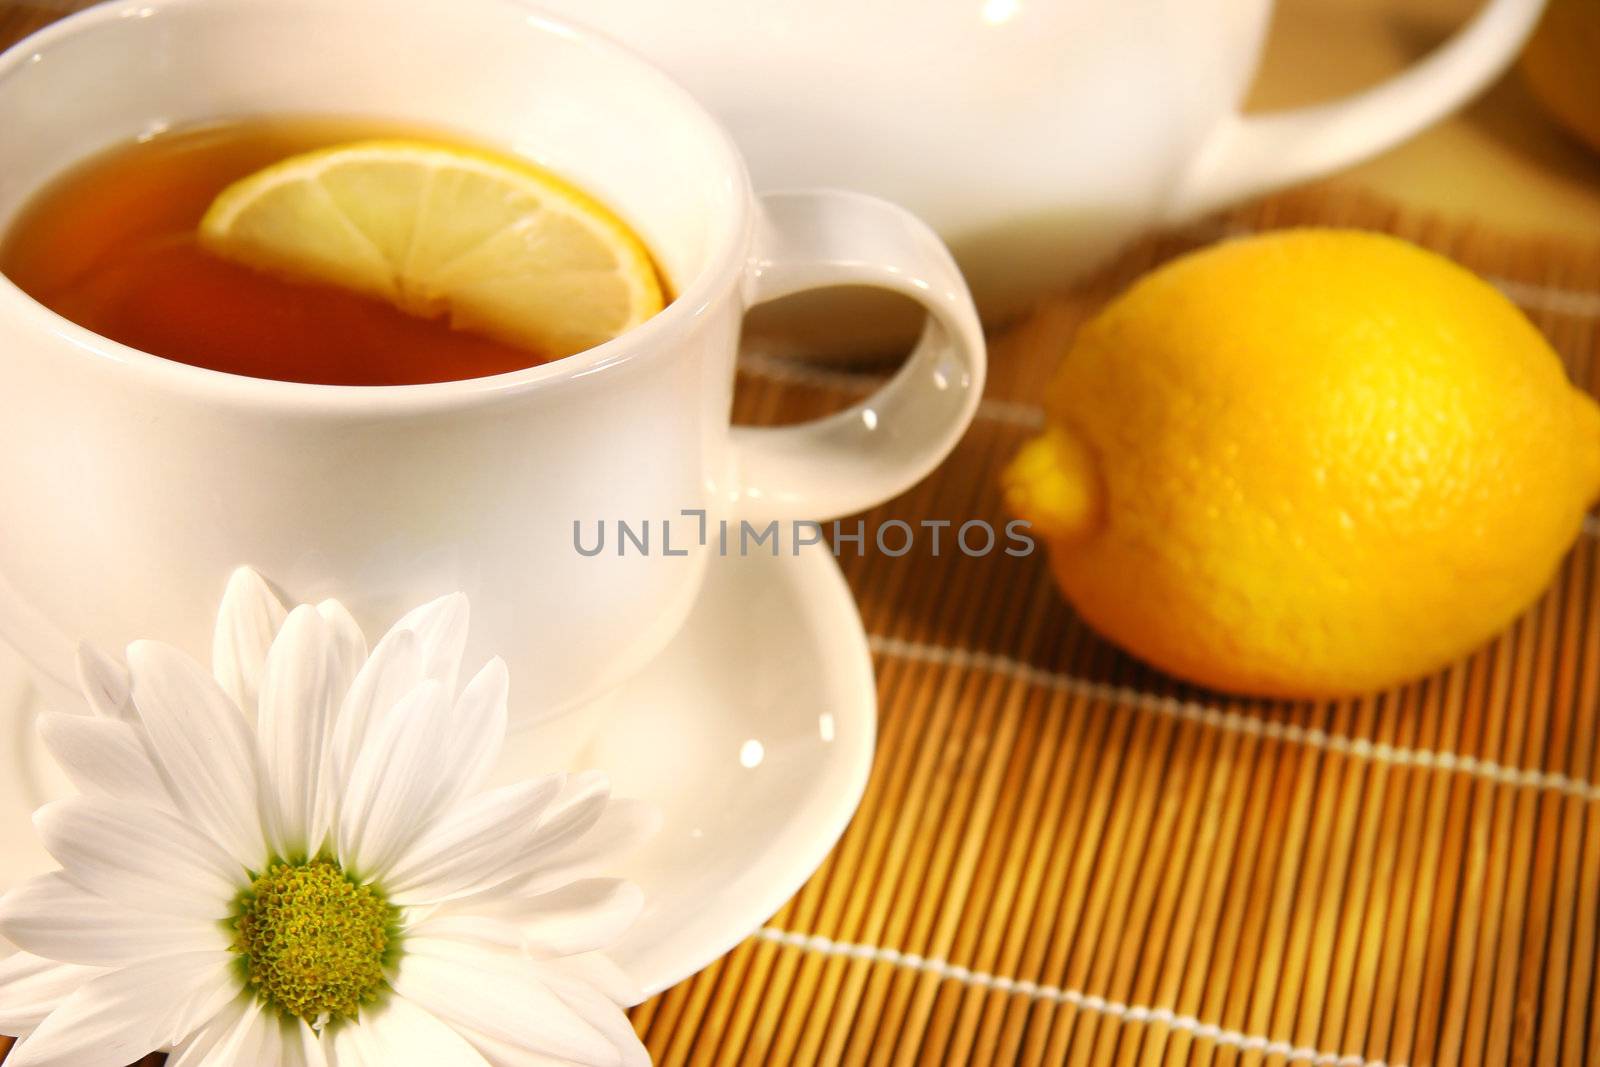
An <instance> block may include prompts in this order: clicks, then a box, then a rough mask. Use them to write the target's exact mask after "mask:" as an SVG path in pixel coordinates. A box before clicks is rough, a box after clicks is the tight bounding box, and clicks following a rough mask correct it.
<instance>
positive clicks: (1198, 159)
mask: <svg viewBox="0 0 1600 1067" xmlns="http://www.w3.org/2000/svg"><path fill="white" fill-rule="evenodd" d="M1543 8H1544V0H1492V2H1490V3H1488V4H1486V5H1485V6H1484V7H1483V9H1482V10H1481V11H1479V12H1478V14H1477V15H1475V16H1474V17H1473V19H1472V21H1471V22H1469V23H1468V24H1467V25H1466V26H1464V27H1463V28H1462V29H1461V30H1460V31H1458V32H1457V33H1456V35H1455V36H1454V37H1452V38H1451V39H1450V40H1449V41H1448V42H1446V43H1445V44H1444V45H1442V46H1441V47H1439V48H1438V49H1436V50H1434V52H1433V53H1431V54H1430V55H1428V56H1427V57H1426V58H1425V59H1423V60H1421V61H1420V62H1418V63H1417V64H1416V65H1415V66H1413V67H1411V68H1410V69H1408V70H1405V71H1403V72H1401V73H1400V74H1397V75H1395V76H1394V77H1392V78H1390V79H1389V80H1387V81H1385V82H1382V83H1380V84H1378V85H1375V86H1373V87H1372V88H1370V89H1367V90H1364V91H1362V92H1359V93H1355V94H1354V95H1352V96H1348V97H1345V98H1344V99H1342V100H1335V101H1332V102H1330V103H1326V104H1316V105H1312V106H1310V107H1300V108H1292V109H1289V110H1285V111H1276V112H1270V113H1268V114H1265V115H1257V116H1245V115H1238V114H1234V115H1229V116H1227V117H1226V118H1225V119H1223V120H1222V122H1221V123H1220V124H1219V125H1218V126H1217V128H1216V129H1214V130H1212V132H1211V134H1210V135H1209V137H1207V138H1206V139H1205V140H1204V141H1203V142H1202V145H1201V148H1200V151H1199V153H1198V154H1197V155H1196V156H1195V157H1194V163H1193V164H1192V165H1191V167H1190V169H1189V172H1188V174H1187V176H1186V178H1185V179H1184V180H1183V181H1182V182H1180V183H1179V185H1178V187H1177V195H1176V196H1175V197H1173V199H1172V200H1171V201H1170V203H1169V206H1168V212H1167V214H1168V220H1169V221H1179V220H1181V219H1184V218H1188V217H1192V216H1194V215H1199V214H1204V213H1205V212H1208V211H1211V210H1214V209H1216V208H1219V207H1222V206H1223V205H1225V204H1227V203H1230V202H1232V201H1235V200H1242V199H1244V198H1246V197H1250V196H1254V195H1256V194H1258V193H1264V192H1267V191H1269V190H1271V189H1275V188H1279V187H1281V186H1285V185H1292V184H1294V183H1295V182H1299V181H1303V180H1305V179H1307V178H1312V177H1315V176H1317V175H1319V174H1324V173H1327V172H1328V171H1332V170H1337V169H1339V168H1340V167H1344V166H1348V165H1349V164H1352V163H1355V162H1357V161H1358V160H1361V159H1364V158H1366V157H1367V156H1370V155H1374V154H1376V153H1377V152H1380V151H1382V150H1383V149H1385V148H1388V147H1390V146H1391V145H1394V144H1397V143H1399V142H1400V141H1403V140H1405V139H1406V138H1408V137H1410V136H1412V135H1413V134H1415V133H1417V132H1418V131H1419V130H1422V129H1423V128H1425V127H1427V126H1428V125H1430V124H1432V123H1434V122H1436V121H1438V120H1439V119H1440V118H1442V117H1444V116H1445V115H1447V114H1449V113H1450V112H1451V111H1453V110H1454V109H1455V108H1457V107H1459V106H1460V105H1462V104H1463V103H1465V102H1466V101H1467V100H1469V99H1470V98H1471V97H1472V96H1473V95H1474V94H1475V93H1477V92H1478V91H1479V90H1481V89H1482V88H1483V87H1484V86H1486V85H1487V84H1488V83H1489V81H1490V80H1491V79H1492V78H1494V77H1495V75H1497V74H1499V73H1500V72H1501V71H1502V70H1503V69H1505V67H1506V65H1507V64H1508V63H1510V62H1511V60H1512V59H1514V58H1516V55H1517V52H1518V51H1519V50H1520V49H1521V47H1522V44H1523V42H1524V41H1525V40H1526V39H1527V37H1528V35H1529V34H1530V33H1532V32H1533V27H1534V25H1535V23H1537V22H1538V20H1539V13H1540V11H1541V10H1543Z"/></svg>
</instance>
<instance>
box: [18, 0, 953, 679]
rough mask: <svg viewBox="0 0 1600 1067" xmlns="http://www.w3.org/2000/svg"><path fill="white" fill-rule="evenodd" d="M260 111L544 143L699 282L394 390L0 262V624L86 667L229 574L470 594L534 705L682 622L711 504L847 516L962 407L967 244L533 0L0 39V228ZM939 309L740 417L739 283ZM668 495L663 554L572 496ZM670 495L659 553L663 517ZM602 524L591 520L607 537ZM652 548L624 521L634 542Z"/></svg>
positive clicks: (669, 261) (324, 11)
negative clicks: (643, 312)
mask: <svg viewBox="0 0 1600 1067" xmlns="http://www.w3.org/2000/svg"><path fill="white" fill-rule="evenodd" d="M256 113H268V114H296V113H311V114H315V113H322V114H338V115H351V116H363V115H366V116H373V117H381V118H384V119H403V120H408V121H414V122H417V123H421V124H424V125H428V126H435V127H444V128H455V129H458V130H460V131H462V132H463V133H464V134H466V135H468V136H470V137H471V138H473V139H475V140H480V141H488V142H491V143H499V144H502V145H505V146H507V147H508V148H510V149H513V150H515V151H518V152H521V153H523V154H526V155H527V156H529V157H531V158H533V159H535V160H537V161H538V162H540V163H542V164H544V165H545V166H547V167H549V168H550V169H552V170H553V171H555V172H557V173H560V174H563V175H566V176H568V177H570V178H571V179H573V180H574V181H576V182H577V183H578V184H579V185H580V186H582V187H584V188H586V189H589V190H591V191H593V192H594V193H595V194H596V195H597V196H599V197H600V198H601V199H602V200H604V201H605V202H606V203H608V204H609V205H611V206H612V207H613V208H615V209H616V210H617V211H618V212H619V214H621V215H622V216H623V217H624V218H626V219H627V220H628V221H629V222H631V223H632V225H633V226H634V227H635V228H636V229H637V230H638V231H639V233H640V234H641V235H642V236H643V237H644V238H645V240H646V242H647V243H648V244H649V245H650V247H651V248H652V249H653V250H654V251H655V253H656V254H657V257H658V259H659V261H660V263H661V264H662V266H663V268H664V269H665V270H666V272H667V273H668V274H669V275H670V276H671V279H672V280H673V282H674V286H675V289H676V291H677V292H678V294H679V295H678V297H677V299H676V300H675V301H674V302H673V303H672V304H671V305H670V306H669V307H667V308H666V309H665V310H664V311H662V312H661V313H660V314H659V315H657V316H656V317H655V318H653V319H651V320H650V321H648V322H646V323H645V324H643V325H642V326H640V327H638V328H637V329H635V330H633V331H631V332H629V333H627V334H625V335H624V336H622V337H619V338H617V339H616V340H614V341H612V342H610V343H607V344H604V345H601V346H600V347H598V348H595V349H593V350H591V351H588V352H584V353H581V354H579V355H576V356H572V357H569V358H567V359H563V360H559V361H557V362H554V363H550V364H547V365H544V366H537V367H533V368H530V369H527V370H522V371H518V372H516V373H511V374H504V375H499V376H496V377H491V378H483V379H478V380H469V381H458V382H451V383H446V384H440V385H416V386H400V387H385V388H349V387H337V386H317V385H304V384H294V383H286V382H277V381H262V380H257V379H250V378H241V377H236V376H232V375H228V374H223V373H219V372H215V371H210V370H205V369H200V368H196V367H191V366H186V365H184V364H180V363H175V362H170V361H168V360H164V359H161V358H158V357H156V356H152V355H148V354H146V353H143V352H139V351H136V350H133V349H131V348H127V347H125V346H123V345H119V344H116V343H114V342H112V341H109V340H107V339H105V338H103V337H100V336H97V335H95V334H93V333H91V332H89V331H88V330H85V329H82V328H80V327H78V326H77V325H75V324H73V323H71V322H69V321H67V320H65V319H63V318H61V317H59V316H57V315H55V314H53V313H52V312H50V311H48V310H46V309H45V308H44V307H43V306H41V305H39V304H38V303H36V302H34V301H33V300H31V299H30V298H28V297H27V296H25V295H24V294H23V293H22V292H21V291H19V290H18V289H17V288H16V287H15V286H14V285H12V284H11V283H10V282H9V281H3V280H0V529H3V530H4V531H5V532H4V535H3V537H0V634H3V635H4V637H5V638H6V639H7V640H9V641H10V642H12V643H13V644H15V645H16V646H17V647H18V648H19V649H21V650H22V651H23V653H24V654H25V655H26V656H27V657H28V659H29V660H30V661H31V662H32V664H33V665H34V666H35V667H36V668H37V670H38V671H39V672H41V673H42V675H44V676H45V677H46V678H49V679H53V680H55V681H57V682H61V683H63V684H68V683H70V679H71V676H72V656H73V650H74V647H75V645H76V643H77V642H78V641H79V640H80V639H87V640H90V641H92V642H95V643H98V644H100V645H103V646H106V647H110V648H117V647H120V646H121V645H122V644H124V643H126V642H127V641H129V640H131V639H134V638H138V637H159V638H163V639H167V640H171V641H174V642H175V643H177V644H179V645H181V646H184V647H186V648H188V649H190V650H191V651H193V652H194V653H196V654H197V655H201V656H204V655H206V654H207V653H208V652H209V644H210V627H211V619H212V614H213V612H214V610H215V605H216V601H217V598H218V597H219V595H220V594H221V592H222V589H223V586H224V583H225V580H226V578H227V576H228V574H229V572H230V570H231V569H232V568H233V567H234V566H236V565H238V564H241V563H249V564H252V565H254V566H255V567H257V568H258V569H259V570H261V571H262V572H263V573H264V574H266V575H267V576H268V577H269V578H270V579H272V580H274V581H276V582H277V583H279V584H280V585H281V586H282V587H283V589H284V591H285V592H286V594H287V595H288V596H290V597H292V598H294V599H295V600H298V601H315V600H317V599H318V598H321V597H324V596H332V595H337V596H338V597H339V598H340V599H341V600H343V601H344V602H345V603H346V604H347V605H349V606H350V607H351V608H352V610H353V611H355V612H356V614H357V617H358V619H359V621H361V622H362V623H363V625H364V626H371V627H374V628H376V627H378V626H380V625H382V624H385V623H386V622H387V621H390V620H392V619H393V618H394V617H395V616H396V615H397V614H398V613H399V612H400V611H401V610H403V609H404V608H406V607H408V606H410V605H413V604H416V603H420V602H422V601H423V600H424V599H427V598H430V597H432V596H435V595H439V594H442V593H445V592H449V591H452V590H462V591H464V592H466V593H467V594H469V596H470V597H471V598H472V602H473V606H474V621H473V642H474V645H473V647H472V648H470V649H469V654H471V655H474V656H486V655H488V654H491V653H494V654H500V655H503V656H505V658H506V659H507V661H508V662H509V664H510V666H511V670H512V677H513V680H514V687H515V693H514V704H515V707H516V708H518V709H529V708H535V707H537V708H540V709H545V710H548V709H558V708H565V707H569V706H572V705H574V704H575V703H577V702H580V701H582V700H584V699H585V698H587V697H590V696H593V695H595V694H598V693H600V692H603V691H604V690H606V689H607V688H609V687H611V686H613V685H615V684H616V683H618V682H620V681H622V680H623V679H625V678H626V677H627V676H628V675H629V674H630V673H632V672H633V671H634V670H635V669H636V668H638V667H640V666H642V665H643V664H644V663H645V662H646V661H647V660H648V659H649V658H650V657H651V656H652V655H653V654H654V653H656V652H657V651H659V650H660V649H661V648H662V647H663V646H664V645H665V643H666V642H667V640H668V638H669V637H671V635H672V634H673V633H674V631H676V630H677V629H678V628H679V626H680V624H681V622H682V621H683V619H684V617H685V615H686V613H687V611H688V609H689V607H690V605H691V603H692V602H693V600H694V598H695V595H696V592H697V590H698V588H699V585H700V580H701V576H702V574H703V572H704V569H705V567H706V565H707V561H708V557H709V553H710V552H711V551H714V550H715V542H716V537H715V529H716V527H715V525H712V528H711V529H712V537H711V538H710V541H711V547H709V548H708V547H705V546H702V545H700V544H698V543H696V538H695V533H696V532H697V531H696V525H697V520H696V519H693V518H690V519H685V518H683V517H682V516H681V512H683V511H684V510H685V509H696V510H702V511H704V512H705V513H706V518H707V521H708V522H709V523H711V524H715V523H716V522H717V521H718V520H719V519H721V518H724V517H727V518H729V519H730V520H732V521H735V522H737V521H738V520H740V519H750V520H759V521H760V522H761V523H763V524H764V523H765V522H766V521H767V520H769V519H772V518H785V519H786V518H796V517H799V518H806V519H816V520H823V519H828V518H831V517H834V516H838V515H842V514H846V513H850V512H853V511H857V510H860V509H862V508H865V507H867V506H870V505H872V504H875V503H877V502H879V501H882V500H884V499H887V498H888V497H891V496H893V495H895V494H896V493H898V492H900V491H901V490H903V489H905V488H907V487H908V486H910V485H911V484H912V483H914V482H916V481H917V480H918V479H920V478H921V477H922V476H923V475H924V474H926V473H927V472H928V471H929V470H930V469H931V468H932V467H933V466H934V465H935V464H936V463H937V462H938V461H939V460H940V459H941V458H943V456H944V455H945V454H946V453H947V452H948V451H949V449H950V448H951V447H952V446H953V444H954V443H955V441H956V440H957V438H958V437H959V436H960V435H961V433H962V431H963V430H964V429H965V427H966V425H967V423H968V422H969V420H970V419H971V417H972V413H973V410H974V407H975V405H976V404H977V400H978V396H979V393H980V391H981V389H982V385H983V378H984V348H983V339H982V335H981V332H980V330H979V325H978V320H977V317H976V314H975V312H974V309H973V307H972V304H971V301H970V299H969V297H968V295H967V290H966V287H965V285H964V283H963V281H962V279H961V276H960V274H959V273H958V272H957V270H956V268H955V265H954V263H953V262H952V260H951V258H950V256H949V254H948V253H947V252H946V251H945V249H944V247H943V245H941V244H940V242H939V240H938V239H937V238H936V237H935V236H934V235H933V233H932V231H930V230H929V229H928V228H927V227H926V226H924V225H923V224H922V223H920V222H918V221H917V220H916V219H915V218H913V217H912V216H911V215H909V214H907V213H906V212H905V211H903V210H901V209H900V208H897V207H894V206H892V205H890V204H887V203H884V202H882V201H879V200H874V199H871V198H868V197H865V196H859V195H855V194H850V193H840V192H827V191H822V192H800V193H790V194H779V195H769V196H766V197H763V198H761V199H760V200H757V199H756V198H755V197H754V195H753V194H752V193H751V189H750V184H749V180H748V178H747V175H746V171H745V166H744V163H743V162H742V160H741V159H740V156H739V154H738V151H737V149H736V148H735V147H734V145H733V143H732V141H731V140H730V139H729V138H728V137H727V136H726V135H725V134H724V132H723V130H722V129H721V128H720V127H719V126H718V125H717V123H716V122H715V121H714V120H713V119H712V118H711V117H710V116H709V115H708V114H707V113H705V112H704V111H703V110H702V109H701V108H700V107H699V106H698V105H697V104H696V103H695V101H694V100H693V99H692V98H691V97H690V96H689V95H688V94H687V93H686V92H685V91H684V90H683V89H681V88H679V87H678V85H677V84H675V83H674V82H672V81H671V80H669V79H668V78H667V77H666V76H664V75H663V74H661V73H659V72H657V71H656V70H655V69H654V68H652V67H650V66H648V65H646V64H645V63H644V62H642V61H640V60H639V59H637V58H635V57H634V56H633V55H632V54H630V53H628V52H626V51H624V50H623V49H622V48H620V47H617V46H615V45H613V44H611V43H610V42H608V41H605V40H602V39H597V38H596V37H593V36H591V35H589V34H588V33H587V32H582V31H577V30H574V29H571V28H569V27H567V26H565V25H562V24H560V23H557V22H553V21H550V20H549V19H548V18H546V17H545V16H543V15H541V14H539V13H537V12H533V11H530V9H528V8H527V7H524V6H521V5H519V4H517V3H514V2H511V0H409V2H408V3H407V4H405V5H395V4H394V3H392V0H339V2H337V3H329V2H328V0H137V2H136V3H125V2H117V3H113V4H108V5H103V6H101V7H98V8H93V9H91V10H89V11H87V12H84V13H82V14H79V15H76V16H74V17H71V18H69V19H66V20H65V21H63V22H60V23H57V24H55V25H54V26H51V27H49V28H47V29H45V30H44V31H42V32H41V33H39V34H37V35H36V36H34V37H32V38H30V39H28V40H26V41H24V42H22V43H21V44H19V45H18V46H16V47H15V48H13V49H12V50H11V51H10V52H8V53H6V54H5V55H4V56H3V57H0V128H3V129H4V130H5V131H6V135H5V139H4V142H3V144H0V225H4V224H5V223H6V221H7V220H9V219H10V218H11V217H12V216H13V215H14V213H15V212H16V211H17V209H18V207H19V206H20V205H21V204H22V203H23V202H24V201H25V199H26V198H27V197H28V195H29V194H30V193H32V192H33V191H34V190H36V189H38V188H39V187H40V186H41V185H43V184H45V183H46V182H48V181H49V180H50V178H51V177H52V176H53V175H55V174H56V173H58V172H60V171H61V170H62V169H63V168H64V167H67V166H69V165H70V164H72V163H73V162H75V161H77V160H79V159H81V158H83V157H84V156H85V155H86V154H88V153H91V152H94V151H96V150H97V149H100V148H102V147H104V146H107V145H110V144H113V143H116V142H118V141H121V140H125V139H129V138H132V137H135V136H137V135H140V134H142V133H146V132H150V131H155V130H160V129H163V128H166V127H169V126H181V125H182V124H185V123H190V122H197V121H202V120H208V119H216V118H221V117H232V116H244V115H250V114H256ZM841 283H850V284H864V285H870V286H881V287H884V288H887V289H892V290H896V291H898V292H901V293H904V294H906V295H908V296H910V297H912V298H913V299H915V300H918V301H919V302H921V303H922V304H923V306H925V307H926V308H927V310H928V312H929V325H928V328H927V331H926V333H925V335H924V339H923V342H922V344H921V345H920V347H919V350H918V352H917V354H916V356H915V358H914V359H913V360H912V361H911V362H910V363H909V365H908V366H907V367H906V369H905V371H904V373H902V374H901V375H899V376H898V377H897V378H895V379H894V380H893V381H892V382H891V383H889V384H888V385H887V386H886V387H885V388H884V389H882V390H881V391H880V392H878V393H877V394H875V395H873V396H871V397H869V398H867V399H866V400H865V401H863V402H862V403H861V404H858V405H857V406H856V407H854V408H852V409H851V410H849V411H847V412H844V413H842V414H839V415H836V416H834V417H832V418H827V419H824V420H821V421H819V422H812V423H807V424H803V425H798V426H791V427H783V428H775V429H752V428H730V426H729V421H730V404H731V396H732V389H733V378H734V364H735V355H736V348H737V345H738V340H739V333H740V322H741V318H742V316H743V314H744V312H745V310H746V308H747V307H749V306H750V305H752V304H754V303H759V302H761V301H765V300H768V299H772V298H774V297H777V296H781V295H784V294H788V293H792V292H795V291H797V290H802V289H807V288H811V287H816V286H824V285H833V284H841ZM617 520H627V521H628V522H630V523H631V524H633V528H634V529H635V530H637V529H638V528H639V526H638V524H640V523H642V522H645V521H648V522H649V523H650V524H651V527H652V545H651V551H650V553H649V554H648V555H646V554H644V553H641V552H638V551H629V552H628V553H627V554H626V555H625V556H620V557H619V556H618V555H617V553H616V546H615V544H614V543H608V546H607V551H606V552H605V553H603V554H601V555H599V556H594V557H587V556H584V555H582V554H580V553H579V552H578V551H577V549H576V547H575V543H574V523H575V522H581V523H583V524H585V525H584V528H585V529H586V530H589V531H592V530H593V529H594V528H595V526H594V524H596V523H598V522H601V521H604V522H606V523H607V524H611V523H614V522H616V521H617ZM666 520H677V521H676V522H675V523H674V530H673V535H672V536H673V545H672V549H673V552H674V553H677V552H684V553H685V554H683V555H670V556H669V555H667V554H665V552H664V551H663V548H664V546H663V544H662V541H661V537H662V530H661V523H662V522H664V521H666ZM592 536H593V534H592V532H591V533H589V534H587V535H586V537H585V540H586V541H589V540H592ZM629 547H630V549H632V548H633V547H634V546H632V545H630V546H629Z"/></svg>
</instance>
